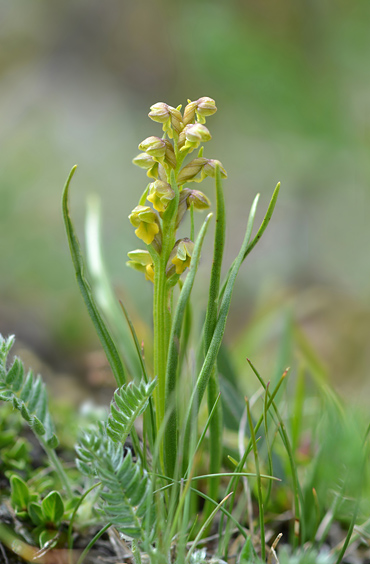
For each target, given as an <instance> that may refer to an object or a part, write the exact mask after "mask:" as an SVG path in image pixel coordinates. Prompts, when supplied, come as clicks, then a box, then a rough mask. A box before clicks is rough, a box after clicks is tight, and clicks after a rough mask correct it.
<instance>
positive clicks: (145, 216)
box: [128, 206, 159, 245]
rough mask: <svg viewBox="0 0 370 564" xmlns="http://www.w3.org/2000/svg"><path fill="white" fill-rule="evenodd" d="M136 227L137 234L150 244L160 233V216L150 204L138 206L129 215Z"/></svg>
mask: <svg viewBox="0 0 370 564" xmlns="http://www.w3.org/2000/svg"><path fill="white" fill-rule="evenodd" d="M128 218H129V220H130V222H131V223H132V225H133V226H134V227H137V229H136V230H135V235H136V236H137V237H139V239H142V240H143V241H144V243H146V244H147V245H150V244H151V243H152V242H153V240H154V237H155V236H156V235H157V233H159V222H158V216H157V214H156V213H155V211H153V210H152V208H150V207H149V206H136V208H135V209H133V210H132V212H131V213H130V215H129V216H128Z"/></svg>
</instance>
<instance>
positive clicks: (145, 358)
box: [0, 97, 369, 564]
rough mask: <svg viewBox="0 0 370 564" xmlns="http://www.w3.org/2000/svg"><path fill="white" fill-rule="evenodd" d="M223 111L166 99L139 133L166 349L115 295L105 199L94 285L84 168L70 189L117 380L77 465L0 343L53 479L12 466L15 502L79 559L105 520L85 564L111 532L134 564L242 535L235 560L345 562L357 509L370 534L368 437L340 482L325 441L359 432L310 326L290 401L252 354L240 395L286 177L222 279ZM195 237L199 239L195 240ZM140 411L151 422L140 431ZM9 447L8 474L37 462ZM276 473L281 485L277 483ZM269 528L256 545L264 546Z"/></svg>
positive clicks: (298, 343) (42, 532)
mask: <svg viewBox="0 0 370 564" xmlns="http://www.w3.org/2000/svg"><path fill="white" fill-rule="evenodd" d="M216 110H217V108H216V104H215V102H214V100H212V99H211V98H207V97H203V98H199V99H198V100H196V101H190V100H189V101H188V104H187V105H186V106H185V108H184V110H183V112H182V111H181V106H179V107H177V108H173V107H171V106H169V105H167V104H164V103H158V104H155V105H154V106H152V107H151V111H150V113H149V117H150V118H151V119H152V120H153V121H155V122H158V123H160V124H161V125H162V129H163V135H162V137H157V136H150V137H148V138H146V139H145V140H144V141H142V142H141V143H140V144H139V149H140V151H141V153H140V154H139V155H138V156H137V157H135V158H134V160H133V162H134V163H135V164H136V165H138V166H139V167H140V168H142V169H144V171H146V174H147V177H149V183H148V185H147V186H146V188H145V189H144V191H143V192H142V195H141V196H140V197H139V199H138V205H137V206H136V207H135V208H134V209H133V210H132V212H131V214H130V215H129V220H130V222H131V224H132V225H133V227H134V228H135V234H136V235H137V237H138V238H139V239H140V241H141V242H142V243H143V245H142V247H144V248H138V249H134V250H131V251H128V258H129V260H128V262H127V264H128V266H129V267H131V268H133V269H135V270H137V271H138V272H139V275H144V276H145V278H146V280H147V281H148V292H150V291H151V292H152V294H153V342H152V346H148V347H146V349H149V350H150V351H152V355H151V354H145V355H144V353H143V347H142V346H141V345H140V342H139V338H138V336H137V334H136V330H135V328H134V326H133V323H132V321H131V319H130V315H129V312H128V309H127V307H126V306H125V305H124V304H123V303H120V304H118V302H117V300H116V299H115V297H114V293H113V291H112V288H111V286H110V283H109V276H108V275H107V273H106V270H105V267H104V260H103V257H102V255H101V251H100V240H99V217H98V215H97V211H96V205H95V204H94V206H92V207H91V208H90V212H89V216H88V222H87V227H88V228H87V235H88V236H87V256H88V262H89V263H90V267H91V268H90V270H91V272H92V273H93V275H92V276H91V280H92V283H90V282H89V280H88V277H87V275H86V273H85V264H84V259H83V254H82V251H81V248H80V244H79V240H78V238H77V235H76V232H75V229H74V226H73V223H72V220H71V217H70V213H69V191H70V185H71V180H72V177H73V175H74V173H75V170H76V167H74V168H73V169H72V171H71V173H70V175H69V177H68V180H67V182H66V185H65V189H64V192H63V216H64V221H65V227H66V232H67V238H68V243H69V247H70V252H71V257H72V261H73V265H74V269H75V274H76V279H77V282H78V285H79V289H80V291H81V294H82V297H83V299H84V302H85V304H86V307H87V310H88V313H89V315H90V317H91V319H92V321H93V323H94V326H95V328H96V331H97V334H98V336H99V339H100V341H101V344H102V347H103V349H104V351H105V353H106V356H107V359H108V361H109V364H110V366H111V369H112V372H113V374H114V377H115V379H116V383H117V390H116V391H115V393H114V395H113V398H112V401H111V404H110V408H109V413H108V414H107V417H105V418H103V420H101V421H99V423H98V424H96V425H95V426H93V427H88V428H84V429H82V432H81V435H80V438H79V440H78V444H77V445H76V452H77V459H76V467H77V471H78V473H77V474H76V471H75V472H74V473H73V472H69V471H66V469H65V467H64V464H63V463H62V462H61V460H60V458H59V456H58V452H57V450H56V449H57V447H58V439H57V437H56V434H55V427H54V424H53V422H52V417H51V413H50V410H49V407H48V402H47V396H46V389H45V385H44V383H43V382H42V380H41V377H39V376H37V377H35V376H34V375H33V374H32V372H29V373H28V374H25V371H24V368H23V364H22V362H21V361H20V360H19V359H18V358H15V359H14V360H13V362H12V363H11V364H10V365H9V361H8V356H9V352H10V349H11V346H12V344H13V340H14V339H13V338H12V337H10V338H8V339H4V338H2V337H0V399H2V400H4V401H5V402H8V403H9V404H11V405H12V406H13V408H14V409H15V410H17V411H18V412H19V413H20V415H21V416H22V417H23V419H24V420H25V421H26V422H27V424H28V425H29V426H30V428H31V429H32V431H33V432H34V434H35V436H36V437H37V439H38V440H39V442H40V444H41V446H42V448H43V449H44V451H45V453H46V455H47V457H48V460H49V464H50V468H52V469H53V471H54V472H53V475H54V476H55V480H56V482H55V480H54V481H52V482H51V483H48V486H47V488H46V489H44V490H42V487H41V484H40V481H37V480H34V481H33V483H32V485H31V481H32V480H33V478H32V479H31V480H28V479H26V478H24V479H23V478H21V477H20V476H19V475H16V474H14V473H13V474H12V475H11V477H10V487H11V503H12V506H13V508H14V510H15V513H16V516H17V518H18V519H20V520H22V521H23V522H24V523H26V524H27V526H28V527H29V528H31V530H32V535H33V538H34V539H36V542H38V543H39V545H40V546H41V547H42V548H43V549H44V550H46V549H47V550H49V549H50V547H51V546H56V545H58V546H63V543H64V544H67V546H68V548H69V549H70V550H71V551H70V558H71V562H72V561H73V556H72V555H73V552H72V551H73V545H74V538H75V534H76V532H78V531H82V530H84V529H86V527H87V524H88V525H91V526H93V527H94V533H95V534H94V535H93V538H91V540H90V541H89V542H88V543H87V545H86V548H85V549H84V550H83V552H82V553H81V554H80V555H79V556H78V560H77V564H82V562H83V561H84V559H85V557H86V555H87V553H88V552H89V550H90V549H91V548H92V546H93V545H94V544H95V543H96V542H98V540H99V538H100V537H101V536H102V535H103V534H104V533H105V532H106V531H107V530H108V529H109V528H110V527H114V528H115V529H116V530H117V531H118V532H119V534H120V535H121V538H122V539H124V540H125V541H127V542H128V543H129V546H130V548H131V552H132V553H131V559H132V561H134V562H135V563H140V562H142V561H143V562H144V561H145V562H146V561H147V560H148V559H149V561H150V562H151V563H153V564H155V563H158V564H162V563H163V564H170V563H172V562H174V563H176V564H191V563H196V562H199V563H202V562H214V563H216V562H220V563H222V562H225V561H227V560H228V558H229V556H231V555H230V553H229V551H230V545H231V540H232V538H235V532H236V533H237V535H238V539H241V542H239V544H238V549H237V555H236V556H235V554H234V555H233V556H232V557H233V558H234V560H233V561H236V562H238V564H260V563H261V562H266V561H268V562H274V561H275V562H277V563H278V562H279V561H280V564H284V563H287V564H288V563H289V564H295V563H297V564H298V563H300V562H302V564H303V563H307V564H308V563H311V562H322V563H324V562H325V563H327V564H329V563H330V564H332V563H333V564H334V563H335V564H339V563H340V562H341V559H342V557H343V555H344V553H345V550H346V548H347V546H348V544H349V543H350V542H352V540H353V539H354V538H355V535H354V534H353V531H354V525H355V521H356V518H357V516H358V515H360V516H361V519H362V521H363V528H362V530H363V531H365V532H366V530H367V527H368V523H367V521H366V512H365V511H364V510H363V505H362V497H361V496H362V495H363V493H364V489H365V488H362V489H361V488H360V490H361V491H360V492H359V491H358V488H356V484H358V483H361V482H362V481H364V480H363V478H364V476H365V475H367V472H368V469H367V466H366V464H365V463H364V462H363V460H364V458H363V454H362V453H363V449H364V450H365V459H366V452H367V442H368V441H367V439H368V433H366V435H365V438H364V439H361V440H360V441H358V443H359V444H360V443H361V444H360V446H357V443H356V447H355V446H354V445H355V441H354V440H353V441H352V442H353V449H354V451H356V452H355V454H354V455H353V458H351V456H352V454H350V455H349V456H348V457H347V458H348V460H347V459H346V464H344V470H345V475H344V477H343V479H342V480H341V481H340V482H339V481H338V480H337V478H336V475H335V478H334V479H332V476H329V475H326V476H325V468H327V467H328V466H330V460H331V459H333V460H336V457H335V455H334V451H333V450H331V449H332V448H333V447H332V444H331V443H330V441H325V436H326V435H325V429H326V432H327V429H328V428H330V429H331V430H333V429H337V430H338V429H339V428H341V427H340V425H339V422H342V423H343V432H342V431H341V433H342V435H341V436H342V439H343V437H346V440H347V438H348V436H350V437H352V436H353V435H354V434H355V432H356V431H354V429H357V426H354V427H353V428H350V427H348V426H346V425H345V424H344V421H345V417H344V416H343V408H342V406H341V404H340V402H339V401H338V399H337V397H336V396H335V394H334V393H333V392H332V391H331V390H330V389H329V387H328V386H327V384H326V383H325V382H324V379H323V378H322V375H321V374H318V370H317V366H318V363H317V362H316V360H315V358H314V355H313V354H312V351H310V350H309V347H308V346H307V343H306V342H305V341H304V339H303V337H302V335H301V334H300V333H299V331H297V330H296V329H295V328H293V327H290V328H289V331H288V332H287V335H289V337H287V338H286V339H285V340H284V342H283V343H282V349H283V350H284V351H285V350H287V349H289V350H290V349H291V348H293V346H294V347H295V348H296V349H297V351H298V354H299V359H300V360H299V364H298V370H297V372H298V375H297V385H296V393H295V396H294V397H292V398H291V401H290V402H289V404H288V408H287V407H286V405H285V403H284V401H283V396H282V393H283V388H284V382H285V380H286V376H287V373H288V370H286V371H284V373H283V374H282V375H281V373H278V374H277V376H275V377H274V379H273V380H272V381H271V382H268V383H266V382H265V381H264V380H263V378H262V377H261V376H260V374H259V372H258V370H257V369H256V367H255V366H254V364H253V363H252V362H251V361H249V360H248V364H249V368H250V370H251V373H252V374H254V375H255V377H256V378H257V381H258V383H259V390H258V391H257V392H256V394H255V395H253V396H252V397H251V398H245V399H244V400H243V399H242V398H243V395H242V394H241V392H240V389H239V386H238V382H237V377H236V376H235V374H234V373H233V370H232V368H231V363H230V360H229V358H228V353H227V350H226V349H225V348H223V347H222V341H223V336H224V332H225V327H226V322H227V318H228V313H229V308H230V304H231V299H232V294H233V289H234V285H235V282H236V277H237V274H238V272H239V269H240V267H241V265H242V263H243V262H244V260H245V259H246V258H247V257H248V255H249V254H250V252H251V251H252V250H253V249H254V247H255V246H256V244H257V243H258V241H259V240H260V238H261V237H262V235H263V233H264V231H265V229H266V227H267V225H268V223H269V221H270V219H271V216H272V213H273V211H274V208H275V204H276V201H277V197H278V194H279V189H280V184H278V185H277V187H276V188H275V191H274V193H273V195H272V199H271V201H270V204H269V206H268V209H267V212H266V215H265V217H264V219H263V221H262V223H261V225H260V227H259V228H258V230H257V231H256V233H255V235H254V236H253V235H252V232H253V224H254V219H255V215H256V210H257V203H258V196H257V197H256V198H255V199H254V201H253V203H252V206H251V209H250V212H249V215H248V219H247V221H246V232H245V236H244V240H243V241H242V243H241V247H240V251H239V253H238V255H237V256H236V258H235V259H234V261H233V262H232V263H231V265H230V267H229V268H228V270H227V272H226V275H225V276H224V277H222V264H223V255H224V247H225V233H226V231H225V230H226V213H225V202H224V194H223V180H224V179H226V178H227V174H226V170H225V169H224V167H223V165H222V164H221V163H220V162H219V161H218V160H214V159H209V158H206V157H205V156H204V147H203V144H204V143H206V142H208V141H209V140H210V139H211V134H210V132H209V130H208V128H207V127H206V125H205V123H206V119H207V118H208V117H209V116H212V115H213V114H214V113H215V112H216ZM194 151H196V153H195V154H194ZM207 177H210V178H211V179H213V180H214V185H215V195H214V199H215V210H214V213H209V214H208V215H207V216H206V218H205V219H204V220H203V222H202V223H201V225H200V226H198V220H197V219H196V213H195V212H196V211H200V212H202V211H204V210H208V209H209V208H210V207H211V199H212V198H208V196H206V195H205V194H204V193H203V192H201V191H200V190H198V189H194V188H193V186H194V183H200V182H202V181H203V180H205V178H207ZM187 220H188V221H187ZM212 221H214V224H215V226H214V246H213V254H212V266H211V272H210V277H209V278H210V282H209V290H208V300H207V303H206V304H205V306H204V315H203V319H202V323H201V328H200V331H199V332H197V331H196V329H197V324H195V323H193V319H194V312H193V308H192V303H191V293H192V289H193V286H194V284H195V280H196V274H197V272H198V268H199V264H200V259H201V252H202V248H203V243H204V240H205V237H206V234H207V230H208V229H209V226H210V224H211V223H212ZM186 229H187V231H186ZM184 231H185V232H186V234H187V236H183V235H182V233H183V232H184ZM179 233H181V235H180V234H179ZM197 310H198V312H199V311H200V308H199V307H198V308H197ZM289 339H290V340H289ZM288 340H289V342H288ZM145 345H147V343H145ZM220 366H222V373H223V377H220V372H221V370H220V369H219V367H220ZM305 372H309V373H310V375H311V378H312V380H313V381H314V382H315V385H316V387H317V390H318V393H317V397H315V403H314V404H312V405H311V406H310V411H309V412H308V415H307V414H306V413H305V409H304V408H305V401H306V397H307V398H308V397H309V395H308V394H306V391H305V376H304V374H305ZM317 390H316V392H317ZM317 398H319V399H317ZM313 405H314V407H312V406H313ZM312 413H314V415H312ZM319 413H325V414H326V415H327V417H328V421H326V420H325V417H323V418H322V420H323V421H325V424H326V428H324V430H322V429H321V430H320V429H319V431H317V429H316V428H315V427H314V425H313V420H314V419H315V417H316V418H317V417H318V414H319ZM138 418H141V419H142V425H141V426H140V429H141V431H140V433H139V432H138V426H137V422H138ZM308 424H310V425H311V427H310V428H312V429H315V430H314V431H312V432H311V435H310V440H311V441H312V444H314V441H316V442H317V445H319V446H317V452H316V454H315V456H312V460H310V463H306V462H305V461H304V459H302V456H301V454H300V452H299V449H300V445H301V442H302V433H303V429H304V427H305V425H306V426H307V425H308ZM225 428H227V430H228V432H229V433H231V434H232V436H233V437H235V436H236V434H237V435H238V436H237V440H236V442H237V446H235V441H234V442H233V441H227V440H225V434H224V429H225ZM307 428H308V427H307ZM320 433H321V434H320ZM346 433H347V434H348V436H347V435H346ZM128 439H130V448H129V446H128ZM1 440H2V442H3V446H4V447H6V448H8V449H9V448H10V450H11V449H12V448H13V449H16V448H20V449H22V448H23V447H22V445H20V446H18V447H16V444H13V442H14V437H13V435H9V434H7V433H6V432H5V431H4V430H3V428H2V427H1V428H0V446H1ZM315 444H316V443H315ZM338 445H339V442H337V443H336V447H338ZM7 452H8V459H7V460H8V467H9V468H10V469H14V468H16V469H17V470H22V469H24V466H22V465H20V466H19V468H17V466H16V465H14V464H13V466H12V463H11V460H12V458H11V455H10V454H9V450H8V451H7ZM341 452H342V451H341ZM360 452H361V455H359V454H358V453H360ZM24 455H25V453H24ZM301 459H302V460H303V461H301ZM338 460H340V457H339V458H338ZM353 462H355V465H356V467H358V468H357V472H356V473H355V472H350V471H348V468H349V467H350V466H351V464H352V463H353ZM337 463H338V462H336V464H337ZM9 465H10V466H9ZM275 467H277V468H278V473H279V479H278V478H277V477H275V476H274V468H275ZM46 471H47V472H48V471H49V468H46ZM327 474H328V473H327ZM9 475H10V474H9ZM318 477H319V478H320V480H321V482H320V480H318ZM280 480H281V482H280ZM288 482H289V486H287V483H288ZM55 483H57V484H58V486H57V487H56V486H55ZM346 496H347V497H346ZM368 497H369V496H368ZM368 497H367V498H366V499H368ZM253 500H254V501H255V503H253ZM343 506H346V507H347V508H349V509H348V510H347V519H346V518H345V517H343V513H341V510H342V509H343ZM256 507H257V512H256ZM269 508H271V511H273V512H275V513H279V512H281V513H284V512H286V513H288V514H289V525H290V527H289V528H290V532H289V535H290V536H289V535H288V537H289V538H287V539H286V541H288V540H289V542H290V544H291V546H292V548H293V550H292V552H289V550H286V549H285V547H283V548H282V550H281V552H280V554H277V553H276V551H275V549H276V546H277V542H278V540H279V539H280V536H281V535H280V534H278V533H280V530H276V534H277V535H278V536H277V537H276V541H275V542H274V543H273V545H272V546H271V547H268V546H267V542H266V538H267V535H266V530H265V529H266V523H267V521H268V520H271V514H270V516H268V513H267V512H268V510H269ZM348 514H350V515H351V518H348ZM334 519H342V520H343V522H345V524H346V525H347V527H348V534H347V536H346V538H345V540H344V542H343V544H342V545H341V546H338V547H337V548H336V549H335V550H334V551H333V553H332V554H331V555H328V554H327V553H326V552H325V551H323V550H322V549H321V546H322V544H323V543H324V541H325V540H326V538H327V536H328V532H329V529H330V525H331V523H332V522H333V520H334ZM212 527H213V530H217V528H218V535H217V543H216V545H215V546H214V547H213V552H212V558H210V554H209V553H208V552H207V549H206V548H205V547H204V546H203V547H202V543H203V544H204V542H205V540H204V539H205V537H206V536H207V534H208V533H209V532H210V531H211V529H212ZM257 528H258V537H259V542H258V545H257V543H255V542H254V541H255V538H256V535H255V531H256V529H257ZM356 534H357V533H356ZM7 535H8V533H6V532H4V531H2V528H1V527H0V540H4V539H5V540H4V542H5V541H6V539H7V538H8V536H9V535H8V536H7ZM304 543H308V544H309V547H308V550H305V551H303V550H301V549H299V547H300V546H301V545H303V544H304ZM315 545H316V546H315ZM258 546H259V548H258ZM200 547H202V548H200ZM316 549H317V550H316ZM273 559H275V560H273Z"/></svg>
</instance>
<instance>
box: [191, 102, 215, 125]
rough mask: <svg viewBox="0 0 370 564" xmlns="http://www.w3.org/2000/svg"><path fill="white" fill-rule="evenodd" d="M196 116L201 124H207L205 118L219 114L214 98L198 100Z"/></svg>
mask: <svg viewBox="0 0 370 564" xmlns="http://www.w3.org/2000/svg"><path fill="white" fill-rule="evenodd" d="M195 111H196V114H197V118H198V122H199V123H206V120H205V118H206V117H207V116H212V115H213V114H215V113H216V112H217V108H216V102H215V101H214V100H212V98H208V97H207V96H203V98H199V99H198V100H197V107H196V110H195Z"/></svg>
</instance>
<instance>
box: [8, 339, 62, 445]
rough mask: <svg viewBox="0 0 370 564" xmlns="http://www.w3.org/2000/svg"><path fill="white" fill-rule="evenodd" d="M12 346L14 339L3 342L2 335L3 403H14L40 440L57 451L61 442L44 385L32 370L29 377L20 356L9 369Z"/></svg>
mask: <svg viewBox="0 0 370 564" xmlns="http://www.w3.org/2000/svg"><path fill="white" fill-rule="evenodd" d="M13 343H14V337H13V336H12V337H9V338H8V339H4V338H3V337H2V335H0V400H3V401H7V402H11V403H12V404H13V406H14V408H15V409H17V410H18V411H20V413H21V415H22V417H23V418H24V419H25V420H26V421H27V423H28V424H29V425H30V427H31V428H32V430H33V432H34V433H35V434H36V435H37V436H38V437H39V439H41V440H42V441H45V443H46V444H47V445H48V446H49V447H51V448H55V447H56V446H57V444H58V439H57V437H56V435H55V434H54V425H53V423H52V420H51V417H50V413H49V410H48V399H47V394H46V389H45V384H44V382H43V381H42V379H41V376H34V375H33V373H32V371H31V370H30V371H29V372H28V374H27V375H26V374H25V371H24V366H23V364H22V362H21V361H20V359H19V358H17V357H15V358H14V360H13V363H12V365H11V366H10V368H7V359H8V355H9V352H10V349H11V347H12V346H13Z"/></svg>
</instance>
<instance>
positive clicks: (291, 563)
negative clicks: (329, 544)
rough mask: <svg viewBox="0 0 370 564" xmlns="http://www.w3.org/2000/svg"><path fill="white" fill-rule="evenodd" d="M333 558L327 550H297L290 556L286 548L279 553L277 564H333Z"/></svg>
mask: <svg viewBox="0 0 370 564" xmlns="http://www.w3.org/2000/svg"><path fill="white" fill-rule="evenodd" d="M334 562H335V559H334V557H333V556H332V555H331V554H330V553H329V552H328V551H327V550H324V549H322V550H320V552H318V551H317V550H315V549H309V550H298V551H297V552H295V553H294V554H290V552H289V551H288V549H287V548H286V547H283V548H282V549H281V550H280V551H279V564H334Z"/></svg>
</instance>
